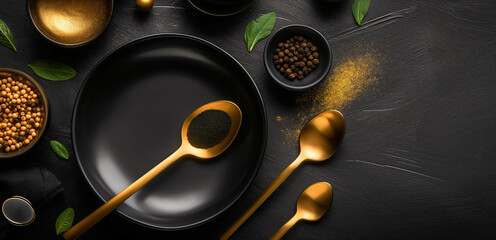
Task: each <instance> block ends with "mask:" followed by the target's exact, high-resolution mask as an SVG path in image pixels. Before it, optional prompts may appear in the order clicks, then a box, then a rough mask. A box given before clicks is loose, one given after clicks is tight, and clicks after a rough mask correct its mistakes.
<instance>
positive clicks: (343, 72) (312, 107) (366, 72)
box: [276, 49, 380, 145]
mask: <svg viewBox="0 0 496 240" xmlns="http://www.w3.org/2000/svg"><path fill="white" fill-rule="evenodd" d="M335 66H336V67H335V68H334V70H333V71H332V74H331V75H330V77H329V78H328V79H326V80H325V81H324V82H322V83H321V84H319V85H318V86H316V87H315V88H313V89H310V90H309V91H306V92H302V93H301V94H300V95H298V96H297V98H296V109H297V111H298V114H297V116H296V117H292V116H277V117H276V120H277V121H278V122H279V123H280V124H281V133H282V134H283V135H284V136H285V138H286V140H285V143H286V144H290V145H295V144H296V142H297V141H298V138H299V135H300V130H301V129H302V128H303V126H304V125H305V124H306V123H307V122H308V121H309V120H310V119H311V118H312V117H314V116H315V115H317V114H319V113H321V112H323V111H327V110H331V109H337V110H340V111H342V110H343V109H345V108H346V107H348V106H350V104H351V103H352V102H353V101H355V100H357V99H359V98H360V97H361V96H363V95H365V93H366V92H367V91H368V90H370V87H371V86H374V85H375V84H377V74H378V73H379V70H380V68H379V66H380V58H379V54H378V53H377V51H375V50H371V49H369V50H368V51H367V53H364V54H360V55H356V56H353V57H348V58H346V59H343V60H341V61H340V62H337V63H336V65H335Z"/></svg>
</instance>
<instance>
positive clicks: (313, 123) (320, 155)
mask: <svg viewBox="0 0 496 240" xmlns="http://www.w3.org/2000/svg"><path fill="white" fill-rule="evenodd" d="M345 129H346V124H345V121H344V117H343V114H341V113H340V112H339V111H336V110H330V111H327V112H323V113H321V114H319V115H317V116H315V117H314V118H313V119H312V120H310V121H309V122H308V123H307V124H306V125H305V127H303V129H302V130H301V133H300V155H299V156H298V157H297V158H296V160H294V162H293V163H291V164H290V165H289V166H288V167H287V168H286V169H284V171H283V172H282V173H281V174H279V176H277V177H276V179H274V181H273V182H272V183H271V184H270V185H269V186H268V187H267V188H266V189H265V191H264V192H263V193H262V195H260V196H259V197H258V198H257V200H255V202H254V203H253V204H252V205H251V206H250V208H248V209H247V210H246V211H245V213H244V214H243V215H242V216H241V217H240V218H239V219H238V220H237V221H236V222H235V223H234V224H233V225H232V226H231V227H230V228H229V229H228V230H227V231H226V232H225V233H224V234H223V235H222V236H221V237H220V239H222V240H226V239H228V238H229V237H231V235H232V234H233V233H234V232H235V231H236V230H237V229H238V228H239V227H240V226H241V225H242V224H243V223H244V222H245V221H246V220H247V219H248V218H249V217H250V216H251V215H252V214H253V213H254V212H255V211H256V210H257V209H258V207H260V205H262V203H263V202H265V200H266V199H267V198H268V197H269V196H270V195H271V194H272V193H273V192H274V191H275V190H276V189H277V188H278V187H279V185H281V183H282V182H284V180H286V178H288V176H289V175H290V174H291V173H292V172H293V171H294V170H295V169H296V168H297V167H299V166H300V165H301V164H302V163H303V162H305V161H314V162H320V161H324V160H326V159H328V158H330V157H331V156H332V155H333V154H334V153H335V152H336V151H337V150H338V147H339V145H340V144H341V142H342V141H343V138H344V132H345Z"/></svg>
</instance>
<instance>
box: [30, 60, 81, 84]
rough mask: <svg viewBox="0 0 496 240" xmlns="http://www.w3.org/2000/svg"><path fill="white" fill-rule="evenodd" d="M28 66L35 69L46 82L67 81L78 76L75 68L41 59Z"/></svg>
mask: <svg viewBox="0 0 496 240" xmlns="http://www.w3.org/2000/svg"><path fill="white" fill-rule="evenodd" d="M28 66H29V67H30V68H32V69H33V71H34V72H35V73H36V75H38V76H40V77H42V78H44V79H46V80H52V81H65V80H69V79H71V78H73V77H74V76H76V70H74V68H72V67H70V66H67V65H65V64H63V63H59V62H55V61H52V60H45V59H41V60H37V61H35V62H33V63H31V64H28Z"/></svg>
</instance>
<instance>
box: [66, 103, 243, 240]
mask: <svg viewBox="0 0 496 240" xmlns="http://www.w3.org/2000/svg"><path fill="white" fill-rule="evenodd" d="M241 118H242V115H241V110H240V109H239V107H238V106H237V105H236V104H235V103H233V102H230V101H225V100H220V101H215V102H211V103H207V104H205V105H203V106H201V107H200V108H198V109H196V110H195V111H194V112H193V113H191V114H190V115H189V116H188V117H187V118H186V120H184V123H183V126H182V129H181V139H182V143H181V146H180V147H179V148H178V149H177V150H176V151H175V152H174V153H172V154H171V155H170V156H169V157H167V158H166V159H164V160H163V161H162V162H160V163H159V164H158V165H156V166H155V167H154V168H152V169H151V170H150V171H148V172H147V173H145V175H143V176H141V177H140V178H139V179H138V180H136V181H135V182H134V183H132V184H131V185H129V186H128V187H127V188H126V189H124V190H122V191H121V192H120V193H119V194H117V195H116V196H115V197H113V198H112V199H110V200H109V201H108V202H106V203H105V204H103V205H102V206H101V207H99V208H98V209H97V210H95V211H94V212H93V213H91V214H90V215H88V216H87V217H86V218H84V219H83V220H81V221H80V222H79V223H78V224H76V225H74V226H73V227H72V228H71V229H69V230H68V231H67V232H65V233H64V234H63V235H62V236H63V237H64V239H66V240H69V239H77V238H78V237H79V236H81V235H82V234H83V233H84V232H86V231H87V230H88V229H90V228H91V227H92V226H93V225H95V224H96V223H97V222H99V221H100V220H102V219H103V218H104V217H105V216H107V215H108V214H109V213H111V212H112V211H113V210H114V209H116V208H117V207H118V206H119V205H121V204H122V203H123V202H124V201H126V199H128V198H129V197H131V196H132V195H133V194H134V193H136V192H137V191H138V190H139V189H141V188H142V187H143V186H145V185H146V184H147V183H148V182H150V181H151V180H152V179H153V178H155V177H156V176H157V175H159V174H160V173H161V172H162V171H164V170H165V169H166V168H167V167H168V166H170V165H171V164H172V163H174V162H175V161H177V160H178V159H180V158H181V157H184V156H187V155H189V156H194V157H197V158H199V159H209V158H213V157H216V156H218V155H219V154H221V153H223V152H224V151H225V150H226V149H227V148H228V147H229V145H231V143H232V142H233V140H234V138H235V137H236V135H237V134H238V130H239V128H240V127H241Z"/></svg>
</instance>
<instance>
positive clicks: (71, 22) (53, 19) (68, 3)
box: [28, 0, 114, 47]
mask: <svg viewBox="0 0 496 240" xmlns="http://www.w3.org/2000/svg"><path fill="white" fill-rule="evenodd" d="M113 5H114V1H113V0H29V1H28V11H29V16H30V17H31V21H32V22H33V24H34V26H35V27H36V29H37V30H38V32H39V33H40V34H41V35H42V36H43V37H45V38H46V39H48V40H49V41H51V42H53V43H55V44H57V45H59V46H63V47H79V46H82V45H85V44H87V43H89V42H90V41H91V40H93V39H95V38H96V37H98V36H99V35H100V34H101V33H102V32H103V31H104V30H105V28H106V27H107V25H108V23H109V21H110V18H111V16H112V10H113Z"/></svg>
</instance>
